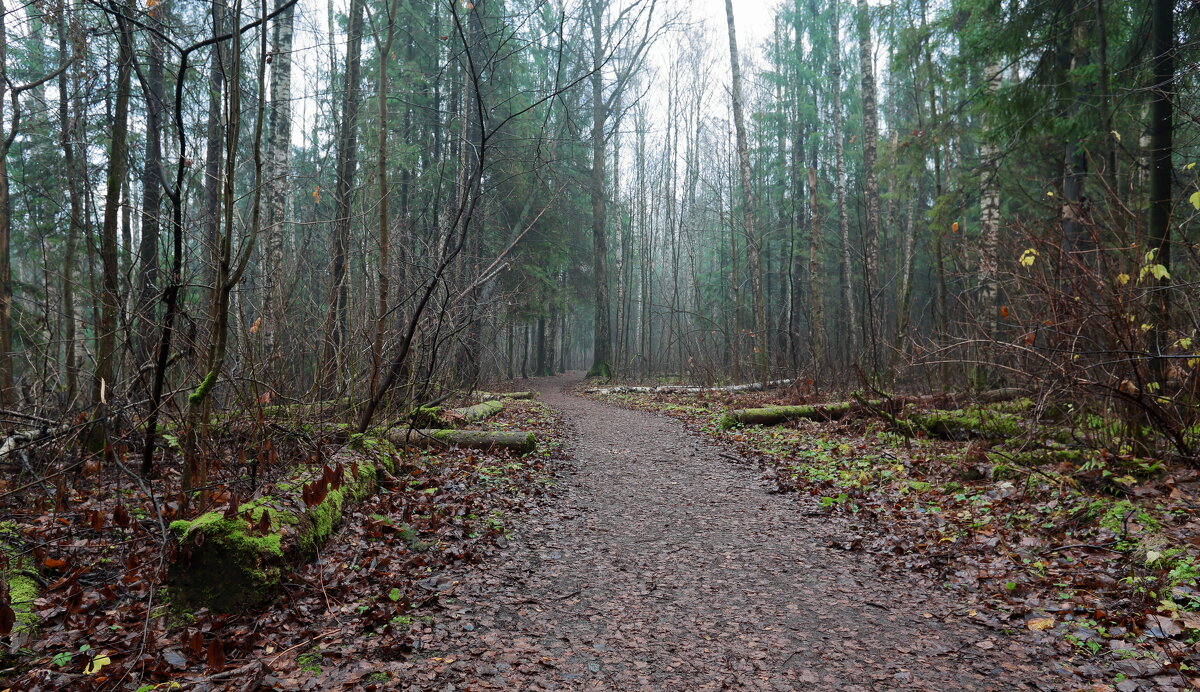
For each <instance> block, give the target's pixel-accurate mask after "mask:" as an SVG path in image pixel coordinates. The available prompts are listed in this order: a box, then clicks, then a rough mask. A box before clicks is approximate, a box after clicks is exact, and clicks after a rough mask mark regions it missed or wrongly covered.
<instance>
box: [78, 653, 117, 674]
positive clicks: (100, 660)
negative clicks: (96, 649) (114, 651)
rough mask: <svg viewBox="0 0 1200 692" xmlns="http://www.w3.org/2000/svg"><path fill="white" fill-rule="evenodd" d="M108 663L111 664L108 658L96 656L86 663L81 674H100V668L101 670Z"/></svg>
mask: <svg viewBox="0 0 1200 692" xmlns="http://www.w3.org/2000/svg"><path fill="white" fill-rule="evenodd" d="M110 663H112V659H110V658H109V657H108V656H97V657H95V658H93V659H92V660H91V662H90V663H88V664H87V666H86V667H85V668H84V669H83V674H84V675H95V674H96V673H99V672H100V669H101V668H103V667H104V666H106V665H108V664H110Z"/></svg>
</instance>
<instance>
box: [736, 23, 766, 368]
mask: <svg viewBox="0 0 1200 692" xmlns="http://www.w3.org/2000/svg"><path fill="white" fill-rule="evenodd" d="M725 17H726V20H727V21H728V28H729V64H730V68H731V70H732V72H733V84H732V92H733V94H732V95H733V125H734V129H735V130H736V131H737V155H738V171H739V174H740V182H741V186H742V219H743V224H744V233H745V236H746V258H747V262H748V267H747V268H748V269H749V271H750V292H751V295H752V298H753V301H754V332H755V333H754V339H755V344H754V363H755V371H756V373H757V375H758V378H759V379H760V380H762V381H763V382H766V381H767V378H768V377H769V376H770V375H769V372H768V368H769V366H770V359H769V355H768V353H767V341H768V339H767V306H766V300H765V296H764V295H763V275H762V248H761V239H760V238H759V237H758V229H757V227H756V225H755V218H754V190H753V188H752V187H751V183H750V145H749V143H748V140H747V137H746V116H745V113H744V109H743V107H742V68H741V64H740V60H739V59H738V46H737V29H736V28H735V26H734V22H733V0H725Z"/></svg>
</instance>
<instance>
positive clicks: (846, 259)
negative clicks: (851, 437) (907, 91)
mask: <svg viewBox="0 0 1200 692" xmlns="http://www.w3.org/2000/svg"><path fill="white" fill-rule="evenodd" d="M840 6H841V1H840V0H834V3H833V28H832V31H833V39H834V40H833V45H832V47H831V50H830V53H831V56H830V58H831V62H832V69H831V70H830V76H831V77H832V78H833V151H834V197H835V198H836V203H837V216H838V237H839V238H841V241H842V274H843V278H842V309H843V310H845V311H846V318H847V319H846V326H845V332H846V351H845V353H846V357H847V358H848V359H850V360H853V359H854V358H856V357H857V354H858V335H859V333H860V332H861V327H860V325H859V320H858V305H857V304H856V303H855V300H854V282H853V277H854V262H853V261H852V260H851V255H850V220H849V218H848V216H847V214H846V146H845V141H844V140H845V134H844V132H843V126H842V58H841V55H842V49H841V45H842V39H841V36H842V26H841V19H840V18H839V13H838V8H839V7H840Z"/></svg>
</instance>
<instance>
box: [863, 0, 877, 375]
mask: <svg viewBox="0 0 1200 692" xmlns="http://www.w3.org/2000/svg"><path fill="white" fill-rule="evenodd" d="M858 67H859V72H860V76H861V80H862V127H863V131H862V140H863V197H864V202H865V203H866V208H867V214H866V222H867V227H866V236H867V237H866V248H865V261H864V263H863V265H864V266H863V276H864V278H865V282H864V283H865V285H866V289H867V295H866V306H867V319H866V327H867V329H868V335H867V339H868V340H869V343H870V356H871V361H872V363H873V364H874V366H876V367H877V366H878V354H879V352H878V347H877V346H878V345H877V343H876V342H877V339H878V337H879V329H878V326H879V322H880V319H881V317H882V316H881V315H880V314H879V309H880V305H879V300H878V297H879V295H878V294H879V290H880V288H879V286H878V285H877V283H878V282H879V280H880V278H879V229H880V218H879V216H880V213H879V176H878V173H877V172H876V170H875V165H876V161H877V158H878V154H877V150H878V142H877V140H878V138H879V108H878V104H877V101H876V96H875V51H874V49H873V48H872V42H871V14H870V9H869V8H868V7H867V0H858Z"/></svg>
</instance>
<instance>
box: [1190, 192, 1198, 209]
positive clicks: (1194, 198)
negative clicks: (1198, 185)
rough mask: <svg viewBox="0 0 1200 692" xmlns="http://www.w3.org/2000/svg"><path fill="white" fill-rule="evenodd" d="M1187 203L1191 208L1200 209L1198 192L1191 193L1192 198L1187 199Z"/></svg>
mask: <svg viewBox="0 0 1200 692" xmlns="http://www.w3.org/2000/svg"><path fill="white" fill-rule="evenodd" d="M1188 201H1189V202H1191V203H1192V206H1193V207H1195V208H1197V209H1200V190H1196V191H1195V192H1193V193H1192V196H1191V197H1188Z"/></svg>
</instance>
